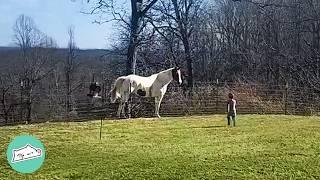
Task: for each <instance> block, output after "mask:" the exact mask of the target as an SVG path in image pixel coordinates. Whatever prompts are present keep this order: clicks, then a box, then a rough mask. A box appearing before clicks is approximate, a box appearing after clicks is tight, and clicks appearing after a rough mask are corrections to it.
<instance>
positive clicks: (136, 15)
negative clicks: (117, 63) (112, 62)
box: [88, 0, 158, 74]
mask: <svg viewBox="0 0 320 180" xmlns="http://www.w3.org/2000/svg"><path fill="white" fill-rule="evenodd" d="M88 1H90V0H88ZM157 1H158V0H130V5H131V16H130V17H126V15H125V14H126V13H127V12H126V11H125V10H123V9H122V10H121V9H117V8H116V7H115V1H113V0H99V1H97V3H96V6H95V7H94V8H93V10H92V11H91V14H94V13H106V12H108V13H110V14H111V15H112V16H113V18H112V19H111V20H115V21H118V22H121V23H123V24H124V27H126V28H128V29H129V36H128V38H129V39H128V46H127V64H126V71H127V74H132V73H133V74H135V71H136V61H137V59H136V57H137V48H138V46H139V42H140V41H141V39H143V38H142V37H141V36H140V34H141V32H142V31H143V30H144V28H145V26H146V25H147V24H146V23H145V16H146V14H147V13H148V11H149V10H150V8H151V7H152V6H153V5H154V4H155V3H156V2H157ZM128 19H130V20H128ZM109 21H110V20H107V21H104V22H109Z"/></svg>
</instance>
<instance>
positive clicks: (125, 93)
mask: <svg viewBox="0 0 320 180" xmlns="http://www.w3.org/2000/svg"><path fill="white" fill-rule="evenodd" d="M172 80H175V81H177V82H178V83H179V85H181V84H182V78H181V71H180V68H179V67H174V68H170V69H167V70H164V71H161V72H159V73H157V74H153V75H151V76H149V77H143V76H138V75H134V74H131V75H128V76H121V77H119V78H117V79H116V81H115V82H114V85H113V89H112V90H111V92H110V93H111V102H112V103H114V102H115V101H116V100H117V99H118V98H119V99H120V104H119V108H118V113H117V115H118V117H119V118H120V117H121V113H122V111H123V109H124V104H125V103H127V102H128V99H129V95H130V93H136V94H137V95H139V96H143V97H155V115H156V116H157V117H158V118H160V115H159V109H160V104H161V101H162V98H163V96H164V94H165V93H166V91H167V87H168V85H169V83H170V82H171V81H172Z"/></svg>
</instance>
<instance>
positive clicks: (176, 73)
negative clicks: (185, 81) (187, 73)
mask: <svg viewBox="0 0 320 180" xmlns="http://www.w3.org/2000/svg"><path fill="white" fill-rule="evenodd" d="M171 72H172V79H173V80H175V81H177V82H178V83H179V85H181V84H182V77H181V70H180V67H179V66H176V67H174V68H173V69H172V71H171Z"/></svg>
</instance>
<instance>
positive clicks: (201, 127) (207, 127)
mask: <svg viewBox="0 0 320 180" xmlns="http://www.w3.org/2000/svg"><path fill="white" fill-rule="evenodd" d="M223 127H225V126H222V125H217V126H200V127H191V128H193V129H215V128H223Z"/></svg>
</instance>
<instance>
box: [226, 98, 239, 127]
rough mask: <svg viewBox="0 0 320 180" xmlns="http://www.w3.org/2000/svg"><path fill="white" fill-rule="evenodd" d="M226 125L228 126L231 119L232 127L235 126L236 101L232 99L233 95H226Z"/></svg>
mask: <svg viewBox="0 0 320 180" xmlns="http://www.w3.org/2000/svg"><path fill="white" fill-rule="evenodd" d="M228 97H229V100H228V115H227V118H228V125H230V121H231V118H232V120H233V126H236V114H237V113H236V100H234V99H233V94H232V93H229V94H228Z"/></svg>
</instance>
